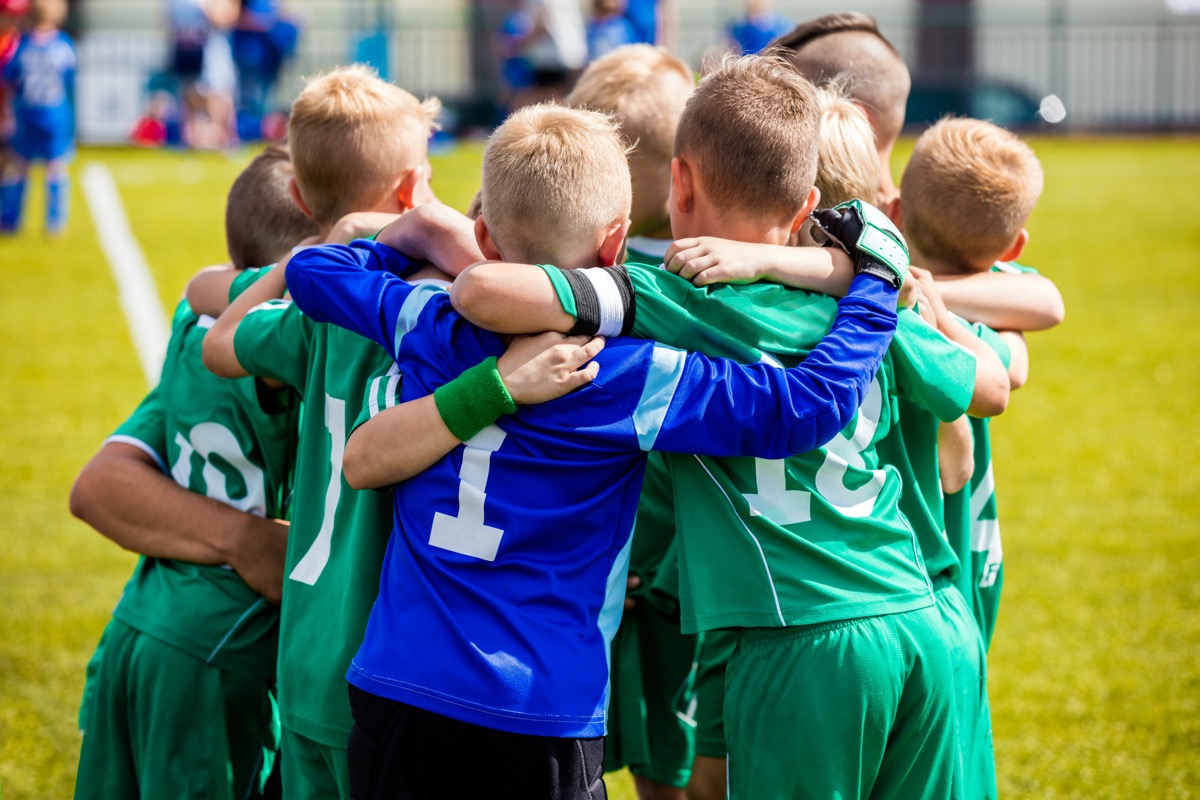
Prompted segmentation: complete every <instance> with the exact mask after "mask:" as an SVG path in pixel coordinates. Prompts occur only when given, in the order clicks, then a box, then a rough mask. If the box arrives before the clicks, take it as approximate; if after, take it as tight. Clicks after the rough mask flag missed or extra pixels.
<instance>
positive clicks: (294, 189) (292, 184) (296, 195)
mask: <svg viewBox="0 0 1200 800" xmlns="http://www.w3.org/2000/svg"><path fill="white" fill-rule="evenodd" d="M288 191H289V192H291V193H292V199H293V200H295V201H296V205H297V206H299V207H300V210H301V211H303V212H304V216H306V217H308V218H309V219H312V218H313V213H312V211H311V210H309V207H308V204H307V203H305V202H304V198H303V197H301V196H300V187H299V186H297V185H296V179H295V178H289V179H288Z"/></svg>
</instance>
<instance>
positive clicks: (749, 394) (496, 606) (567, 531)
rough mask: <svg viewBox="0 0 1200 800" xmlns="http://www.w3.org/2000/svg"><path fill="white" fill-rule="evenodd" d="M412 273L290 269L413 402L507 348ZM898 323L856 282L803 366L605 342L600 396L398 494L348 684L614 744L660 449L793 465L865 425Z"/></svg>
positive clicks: (571, 400)
mask: <svg viewBox="0 0 1200 800" xmlns="http://www.w3.org/2000/svg"><path fill="white" fill-rule="evenodd" d="M402 263H403V260H402V257H400V256H399V255H398V254H397V253H396V252H395V251H393V250H391V249H389V248H387V247H385V246H382V245H378V244H375V243H371V242H356V243H355V244H354V245H352V246H349V247H344V246H328V247H322V248H313V249H310V250H305V251H303V252H301V253H298V254H297V255H296V256H294V257H293V259H292V261H291V263H290V264H289V266H288V284H289V290H290V291H291V293H292V297H293V299H294V301H295V303H296V304H297V305H298V306H299V307H300V308H301V309H302V310H303V311H304V312H305V313H306V314H308V315H310V316H311V317H312V318H313V319H316V320H318V321H325V322H334V323H337V324H338V325H341V326H343V327H346V328H349V329H350V330H352V331H354V332H356V333H359V334H360V335H362V336H365V337H367V338H369V339H372V340H374V341H376V342H379V343H380V344H381V345H383V346H384V347H385V348H387V349H388V350H389V351H390V352H391V353H392V354H393V356H394V357H395V359H396V363H397V365H398V366H399V369H400V371H401V372H402V373H403V374H404V383H403V394H402V399H403V400H406V401H407V400H412V399H416V398H419V397H422V396H424V395H427V394H429V393H430V392H432V391H433V390H434V389H435V388H437V387H438V386H441V385H443V384H445V383H447V382H449V381H450V380H452V379H453V378H455V377H457V376H458V375H459V374H460V373H461V372H463V371H464V370H465V369H467V368H469V367H471V366H474V365H475V364H478V363H479V362H480V361H482V360H483V359H485V358H487V357H489V356H496V355H500V354H502V353H503V352H504V343H503V341H502V340H501V339H500V338H498V337H497V336H496V335H495V334H492V333H489V332H486V331H483V330H481V329H479V328H477V327H475V326H473V325H471V324H470V323H468V322H467V321H466V320H464V319H463V318H462V317H461V316H460V315H459V314H458V313H457V312H455V311H454V309H453V306H452V305H451V303H450V299H449V297H448V295H447V294H446V293H445V292H443V291H440V290H437V289H434V288H432V287H424V286H418V285H412V284H408V283H406V282H404V281H402V280H400V279H398V278H396V277H394V276H393V275H391V274H389V273H388V271H387V270H389V269H391V268H393V267H395V266H396V265H398V264H402ZM895 321H896V310H895V293H894V292H893V291H892V290H891V289H890V288H889V287H887V286H886V284H885V283H884V282H883V281H881V280H879V279H876V278H873V277H870V276H861V277H860V278H858V279H856V282H855V284H854V287H853V290H852V292H851V294H850V295H849V296H848V297H847V298H846V299H845V300H844V301H843V302H842V305H841V310H840V314H839V317H838V320H837V322H836V323H835V325H834V327H833V329H832V331H831V332H830V334H829V336H827V337H826V339H825V340H824V341H823V343H822V345H821V346H819V347H818V348H816V349H815V350H814V351H813V352H812V354H811V355H810V356H809V358H808V359H807V360H806V361H805V362H804V363H802V364H801V365H799V366H797V367H794V368H792V369H788V370H785V369H782V368H780V367H778V366H775V365H771V364H765V363H764V364H755V365H751V366H742V365H739V364H736V363H735V362H732V361H724V360H717V359H709V358H706V357H704V356H700V355H696V354H689V353H685V352H683V351H680V350H677V349H674V348H670V347H666V346H664V345H660V344H655V343H653V342H649V341H643V340H634V339H622V338H617V339H613V340H610V341H609V343H608V345H607V347H605V349H604V350H603V351H602V352H601V353H600V355H599V356H598V357H597V358H596V361H597V362H598V363H599V366H600V371H599V376H598V377H597V378H596V380H595V381H593V382H592V383H591V384H589V385H588V386H586V387H584V388H583V389H581V390H578V391H576V392H573V393H572V394H569V395H567V396H565V397H562V398H559V399H557V400H554V401H552V402H549V403H544V404H542V405H536V406H526V407H523V408H522V409H521V410H520V412H519V413H517V414H515V415H511V416H508V417H505V418H503V419H501V420H500V421H499V422H498V423H497V424H494V425H491V426H489V427H488V428H486V429H484V430H483V431H482V432H481V433H479V434H478V435H477V436H475V437H474V438H473V439H471V440H470V441H469V442H467V443H465V444H464V445H461V446H459V447H457V448H456V449H455V450H454V451H452V452H451V453H450V454H449V455H447V456H446V457H444V458H443V459H441V460H440V461H439V462H438V463H436V464H435V465H434V466H433V467H431V468H430V469H429V470H427V471H426V472H424V473H422V474H420V475H418V476H416V477H414V478H412V479H410V480H408V481H406V482H404V483H403V484H401V485H400V486H398V487H397V491H396V501H395V502H396V505H395V515H396V527H395V530H394V533H393V536H392V537H391V541H390V543H389V545H388V552H387V555H386V558H385V563H384V568H383V575H382V578H381V585H380V593H379V599H378V600H377V601H376V603H375V606H374V608H373V609H372V612H371V617H370V620H369V622H368V624H367V631H366V635H365V638H364V641H363V644H362V647H361V648H360V649H359V651H358V654H357V655H356V656H355V658H354V661H353V663H352V664H351V667H350V670H349V673H348V675H347V678H348V680H349V681H350V682H351V683H352V684H354V685H355V686H357V687H359V688H360V689H363V690H364V691H367V692H371V693H373V694H376V695H380V696H383V697H387V698H390V699H392V700H396V701H399V702H403V703H408V704H411V705H414V706H418V707H421V708H424V709H427V710H429V711H432V712H434V713H438V714H442V715H445V716H448V717H453V718H455V719H459V720H462V721H465V722H469V723H473V724H478V725H483V726H486V727H489V728H494V729H498V730H504V731H509V732H513V733H521V734H537V735H544V736H559V737H594V736H600V735H602V734H603V732H604V710H605V707H606V702H607V689H608V646H609V643H610V641H611V639H612V636H613V634H614V632H615V631H616V628H617V624H618V622H619V620H620V615H621V609H622V602H623V598H624V591H625V575H626V569H627V565H628V558H629V547H630V531H631V530H632V526H633V519H634V511H635V509H636V507H637V502H638V497H639V494H640V491H641V484H642V477H643V473H644V470H645V452H646V451H648V450H651V449H661V450H671V451H676V452H687V453H707V454H712V455H757V456H760V457H764V458H782V457H785V456H787V455H789V454H792V453H797V452H803V451H807V450H810V449H812V448H814V447H817V446H819V445H821V444H822V443H824V442H825V441H827V440H828V439H830V438H831V437H833V436H834V435H836V434H837V432H838V431H840V430H841V429H842V428H843V427H844V426H845V425H846V424H847V422H848V421H849V420H850V419H851V418H852V417H853V415H854V413H855V411H856V410H857V408H858V405H859V403H860V402H861V400H862V398H863V397H864V395H865V393H866V389H867V386H868V384H869V382H870V380H871V377H872V376H873V375H874V373H875V371H876V369H877V368H878V366H879V364H880V361H881V360H882V358H883V354H884V351H885V350H886V348H887V344H888V342H889V341H890V339H891V334H892V332H893V329H894V326H895Z"/></svg>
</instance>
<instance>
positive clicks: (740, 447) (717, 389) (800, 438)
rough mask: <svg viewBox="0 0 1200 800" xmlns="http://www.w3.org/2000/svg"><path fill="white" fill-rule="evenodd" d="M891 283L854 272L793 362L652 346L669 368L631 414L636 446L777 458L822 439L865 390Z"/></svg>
mask: <svg viewBox="0 0 1200 800" xmlns="http://www.w3.org/2000/svg"><path fill="white" fill-rule="evenodd" d="M896 291H897V290H896V288H895V287H894V286H893V285H892V283H891V282H890V281H889V280H887V279H884V278H881V277H878V276H876V275H872V274H865V273H863V274H859V275H857V276H855V278H854V282H853V283H852V284H851V286H850V293H849V294H847V295H846V297H845V298H843V299H842V301H841V302H840V303H839V304H838V313H837V317H836V318H835V319H834V322H833V327H832V328H831V329H830V331H829V333H828V334H826V336H825V337H824V338H823V339H822V340H821V341H820V343H818V344H817V346H816V347H815V348H813V350H812V352H810V353H809V355H808V357H807V358H806V359H805V360H804V361H802V362H801V363H800V364H798V365H796V366H794V367H791V368H789V369H780V368H779V367H775V366H771V365H768V364H762V363H759V364H751V365H741V364H738V363H736V362H734V361H729V360H726V359H710V358H707V357H705V356H702V355H699V354H697V353H683V352H681V351H678V350H674V349H672V348H665V347H663V346H662V345H655V347H654V350H655V352H654V364H655V367H654V369H655V371H656V372H658V373H668V374H670V375H671V376H672V377H671V379H670V380H661V379H656V381H655V383H656V384H657V383H662V384H663V385H662V386H661V387H660V386H656V387H655V388H656V390H657V391H655V392H653V393H649V392H646V393H643V396H642V400H641V401H640V402H639V404H638V408H637V411H636V412H635V413H634V420H635V423H636V426H637V434H638V443H639V446H641V448H642V449H644V450H650V449H653V450H666V451H671V452H681V453H703V454H707V455H713V456H736V455H750V456H757V457H760V458H768V459H778V458H785V457H787V456H789V455H794V454H796V453H805V452H808V451H810V450H813V449H816V448H817V447H820V446H821V445H824V444H825V443H826V442H828V441H829V440H830V439H832V438H833V437H834V436H836V435H837V434H838V432H840V431H841V430H842V429H843V428H845V426H846V425H847V424H849V422H850V420H851V419H853V418H854V416H855V414H857V413H858V409H859V407H860V406H861V405H862V404H863V402H864V399H866V398H867V396H868V388H869V387H870V386H871V385H872V382H873V380H874V377H875V373H876V371H877V370H878V368H879V364H880V363H881V362H882V360H883V356H884V353H885V352H886V351H887V348H888V345H889V344H890V343H891V340H892V335H893V334H894V333H895V328H896ZM905 313H908V312H905ZM876 397H877V398H878V401H879V402H883V399H882V398H881V397H878V393H876ZM651 409H653V410H654V411H653V412H651ZM696 409H704V413H703V414H698V413H697V412H696Z"/></svg>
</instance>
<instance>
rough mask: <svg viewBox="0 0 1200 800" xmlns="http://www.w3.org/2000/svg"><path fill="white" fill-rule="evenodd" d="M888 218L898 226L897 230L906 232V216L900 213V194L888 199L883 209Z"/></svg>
mask: <svg viewBox="0 0 1200 800" xmlns="http://www.w3.org/2000/svg"><path fill="white" fill-rule="evenodd" d="M882 210H883V213H884V214H887V218H888V219H890V220H891V221H892V224H893V225H895V226H896V230H898V231H900V232H901V233H904V217H903V216H902V215H901V214H900V195H896V196H895V197H893V198H892V199H891V200H890V201H888V202H887V203H886V204H885V205H884V208H883V209H882Z"/></svg>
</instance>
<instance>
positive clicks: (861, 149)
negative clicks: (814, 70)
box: [816, 84, 879, 207]
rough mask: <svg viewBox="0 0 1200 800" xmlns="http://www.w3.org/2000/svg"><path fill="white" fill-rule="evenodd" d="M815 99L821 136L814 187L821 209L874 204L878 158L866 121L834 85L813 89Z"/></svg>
mask: <svg viewBox="0 0 1200 800" xmlns="http://www.w3.org/2000/svg"><path fill="white" fill-rule="evenodd" d="M817 99H818V100H819V101H820V104H821V133H820V138H819V144H818V147H817V150H818V155H817V180H816V186H817V188H818V189H820V190H821V205H822V206H823V207H829V206H836V205H837V204H838V203H845V202H847V201H849V200H855V199H857V200H862V201H864V202H867V203H872V204H873V203H876V202H877V195H878V194H879V154H878V153H876V152H875V132H874V131H873V130H871V122H870V120H868V119H867V115H866V114H865V113H863V110H862V109H861V108H859V107H858V106H856V105H855V104H854V103H853V102H852V101H851V100H850V99H849V98H848V97H847V96H846V95H845V93H844V90H843V89H842V88H841V86H839V85H837V84H829V85H828V86H822V87H820V88H819V89H817Z"/></svg>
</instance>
